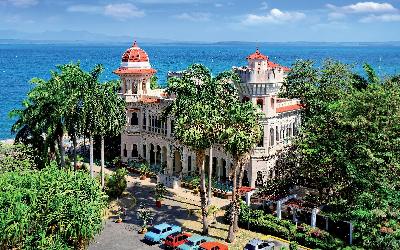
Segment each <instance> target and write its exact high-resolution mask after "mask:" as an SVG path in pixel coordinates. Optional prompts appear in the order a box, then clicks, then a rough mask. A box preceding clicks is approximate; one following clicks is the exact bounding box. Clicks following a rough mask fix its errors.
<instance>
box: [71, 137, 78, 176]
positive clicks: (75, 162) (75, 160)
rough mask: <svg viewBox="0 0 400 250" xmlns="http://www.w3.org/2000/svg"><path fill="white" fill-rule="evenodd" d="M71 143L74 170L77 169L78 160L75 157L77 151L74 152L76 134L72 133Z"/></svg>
mask: <svg viewBox="0 0 400 250" xmlns="http://www.w3.org/2000/svg"><path fill="white" fill-rule="evenodd" d="M72 145H73V147H74V151H73V154H74V170H75V171H76V170H77V169H78V162H77V157H76V155H77V153H76V147H77V142H76V134H73V135H72Z"/></svg>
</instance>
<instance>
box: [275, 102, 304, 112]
mask: <svg viewBox="0 0 400 250" xmlns="http://www.w3.org/2000/svg"><path fill="white" fill-rule="evenodd" d="M302 107H303V106H302V105H300V104H295V105H290V106H283V107H279V108H276V113H283V112H288V111H293V110H298V109H301V108H302Z"/></svg>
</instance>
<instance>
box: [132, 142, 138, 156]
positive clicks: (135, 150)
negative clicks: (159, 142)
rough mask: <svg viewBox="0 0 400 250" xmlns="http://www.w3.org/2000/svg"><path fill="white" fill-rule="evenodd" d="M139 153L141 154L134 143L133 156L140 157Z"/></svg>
mask: <svg viewBox="0 0 400 250" xmlns="http://www.w3.org/2000/svg"><path fill="white" fill-rule="evenodd" d="M138 155H139V153H138V150H137V145H136V144H133V145H132V157H138Z"/></svg>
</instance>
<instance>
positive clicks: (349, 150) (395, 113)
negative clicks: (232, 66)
mask: <svg viewBox="0 0 400 250" xmlns="http://www.w3.org/2000/svg"><path fill="white" fill-rule="evenodd" d="M301 66H304V62H298V63H296V65H295V66H294V67H293V70H292V72H290V73H289V76H288V78H287V81H286V83H285V88H284V89H283V93H282V95H283V96H288V97H297V98H299V99H301V100H302V103H303V104H304V111H303V117H302V127H301V135H300V136H299V137H298V139H296V140H295V142H294V147H293V148H294V149H295V152H294V154H295V155H296V157H293V158H294V159H295V162H294V164H293V162H292V163H291V164H290V165H291V166H292V167H294V168H292V169H291V170H290V171H291V172H294V173H297V175H296V176H295V178H297V179H299V180H301V182H302V184H303V185H305V186H307V187H313V188H316V189H318V190H319V193H320V196H319V198H320V199H319V201H320V202H321V203H325V204H328V208H329V210H327V211H325V212H326V213H327V214H329V216H331V217H334V218H335V219H340V220H350V221H352V222H353V224H354V228H355V233H354V237H355V242H356V244H360V245H361V246H363V247H366V248H376V249H388V248H391V249H395V248H398V247H399V245H398V242H399V235H400V227H399V221H400V213H399V211H400V196H399V194H398V192H396V191H395V190H398V189H399V188H400V178H399V174H400V173H399V171H400V170H399V167H398V166H399V165H400V159H399V155H400V154H399V153H400V141H399V140H398V135H399V132H400V131H399V129H400V126H399V119H400V109H399V105H400V80H399V79H400V77H399V76H395V77H390V78H388V79H384V80H382V79H379V77H378V76H377V75H376V73H375V72H374V71H373V69H372V67H370V66H369V65H364V69H365V71H366V76H367V77H366V78H364V77H363V76H362V75H358V74H355V73H354V72H352V70H351V69H350V68H349V67H348V66H347V65H344V64H341V63H338V62H332V61H328V62H326V63H325V65H324V66H323V67H322V69H320V70H318V69H315V68H314V67H313V66H312V63H310V64H309V65H308V66H307V67H301ZM310 79H311V80H310ZM296 84H297V85H302V86H295V85H296ZM305 86H309V89H311V91H310V93H303V92H302V91H301V89H304V88H305ZM299 89H300V90H299Z"/></svg>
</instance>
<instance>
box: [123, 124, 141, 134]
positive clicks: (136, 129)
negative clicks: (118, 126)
mask: <svg viewBox="0 0 400 250" xmlns="http://www.w3.org/2000/svg"><path fill="white" fill-rule="evenodd" d="M139 130H140V127H139V125H128V126H126V128H125V131H126V133H128V134H136V133H138V132H139Z"/></svg>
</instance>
